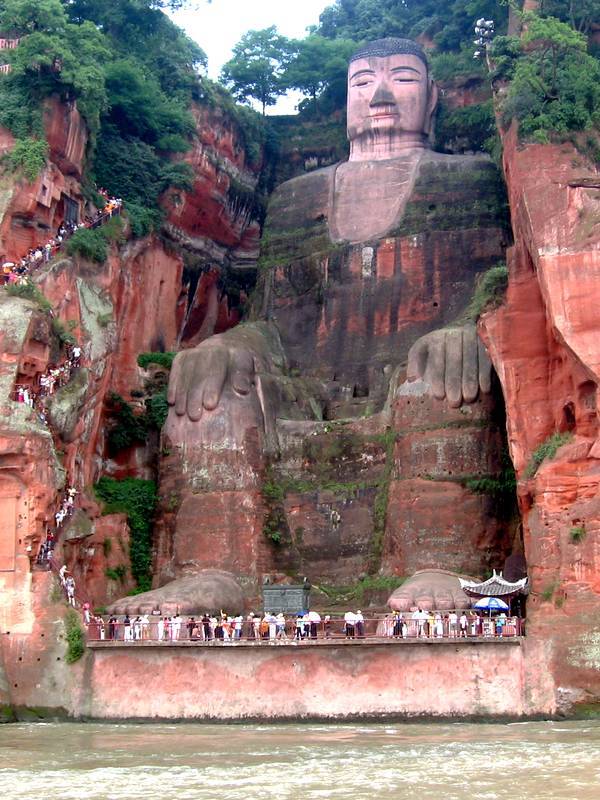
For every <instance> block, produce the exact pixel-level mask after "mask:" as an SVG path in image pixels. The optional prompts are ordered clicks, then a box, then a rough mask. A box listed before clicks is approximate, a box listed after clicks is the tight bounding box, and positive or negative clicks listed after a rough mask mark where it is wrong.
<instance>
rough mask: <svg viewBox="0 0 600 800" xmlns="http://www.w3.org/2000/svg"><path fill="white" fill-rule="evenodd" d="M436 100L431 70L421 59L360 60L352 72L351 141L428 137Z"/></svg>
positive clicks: (404, 56) (350, 68)
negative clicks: (429, 70) (390, 137)
mask: <svg viewBox="0 0 600 800" xmlns="http://www.w3.org/2000/svg"><path fill="white" fill-rule="evenodd" d="M435 100H436V96H435V92H434V86H433V84H432V82H431V81H430V79H429V76H428V74H427V67H426V66H425V64H424V63H423V62H422V61H421V59H420V58H418V57H417V56H415V55H412V54H396V55H391V56H385V57H370V58H360V59H357V60H356V61H353V62H352V63H351V64H350V67H349V69H348V138H349V139H350V141H351V142H354V141H355V140H357V139H360V138H361V137H365V138H370V137H376V138H378V139H379V138H381V137H382V136H383V137H385V136H392V137H394V136H400V137H402V136H404V137H405V138H415V139H417V138H419V137H424V136H426V135H427V134H428V133H429V125H430V121H431V115H432V113H433V109H434V107H435Z"/></svg>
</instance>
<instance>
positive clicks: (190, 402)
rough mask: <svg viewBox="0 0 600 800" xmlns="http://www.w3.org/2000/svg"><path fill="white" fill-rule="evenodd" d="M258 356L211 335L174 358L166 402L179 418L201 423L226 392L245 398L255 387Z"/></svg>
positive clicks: (221, 336)
mask: <svg viewBox="0 0 600 800" xmlns="http://www.w3.org/2000/svg"><path fill="white" fill-rule="evenodd" d="M255 378H256V354H255V353H254V352H253V351H252V349H251V348H249V347H245V346H244V345H243V344H241V343H238V342H236V341H235V339H234V338H233V337H229V338H227V336H226V335H218V336H211V338H210V339H207V340H206V341H205V342H202V344H200V345H198V346H197V347H194V348H193V349H190V350H183V351H182V352H180V353H178V354H177V355H176V356H175V360H174V362H173V366H172V368H171V375H170V379H169V390H168V393H167V402H168V404H169V405H170V406H173V407H174V410H175V414H176V415H177V416H178V417H184V416H187V417H188V418H189V419H190V420H191V421H192V422H198V420H200V419H201V418H202V415H203V414H204V413H205V412H206V411H214V410H215V409H216V408H217V406H218V405H219V402H220V400H221V397H222V395H223V394H224V392H225V391H227V392H228V393H229V390H230V391H231V393H233V396H237V397H238V398H244V397H246V396H247V395H249V394H250V393H251V391H252V389H253V387H254V385H255V382H256V380H255Z"/></svg>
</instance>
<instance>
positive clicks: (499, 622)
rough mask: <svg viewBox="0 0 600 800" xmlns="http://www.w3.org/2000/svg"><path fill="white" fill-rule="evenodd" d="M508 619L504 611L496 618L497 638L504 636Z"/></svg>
mask: <svg viewBox="0 0 600 800" xmlns="http://www.w3.org/2000/svg"><path fill="white" fill-rule="evenodd" d="M506 622H507V617H506V614H505V613H504V611H502V612H501V613H500V614H498V616H497V617H496V636H500V637H501V636H502V635H503V632H504V626H505V625H506Z"/></svg>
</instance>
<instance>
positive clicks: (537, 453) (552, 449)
mask: <svg viewBox="0 0 600 800" xmlns="http://www.w3.org/2000/svg"><path fill="white" fill-rule="evenodd" d="M572 438H573V434H572V433H569V431H565V432H564V433H560V432H558V431H557V432H556V433H553V434H552V436H549V437H548V438H547V439H546V440H545V441H544V442H542V443H541V444H540V445H539V446H538V447H536V449H535V450H534V451H533V453H532V454H531V458H530V459H529V463H528V464H527V468H526V469H525V473H524V475H525V477H526V478H533V477H534V475H535V474H536V472H537V471H538V469H539V468H540V466H541V464H542V462H543V461H546V459H548V460H552V459H553V458H554V456H555V455H556V453H557V452H558V449H559V448H560V447H562V446H563V444H566V443H567V442H569V441H570V440H571V439H572Z"/></svg>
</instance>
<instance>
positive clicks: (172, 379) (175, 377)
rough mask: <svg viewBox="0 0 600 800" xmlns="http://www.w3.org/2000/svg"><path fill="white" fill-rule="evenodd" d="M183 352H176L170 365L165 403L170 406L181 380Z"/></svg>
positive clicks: (172, 404) (173, 401) (173, 403)
mask: <svg viewBox="0 0 600 800" xmlns="http://www.w3.org/2000/svg"><path fill="white" fill-rule="evenodd" d="M183 357H184V354H183V353H177V355H176V356H175V358H174V360H173V364H172V366H171V374H170V375H169V388H168V389H167V403H168V404H169V405H170V406H174V405H175V398H176V396H177V385H178V383H179V381H180V380H181V369H182V364H183Z"/></svg>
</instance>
